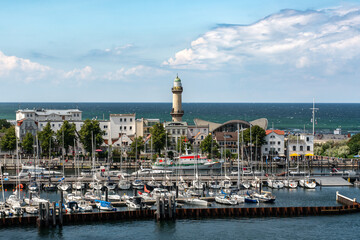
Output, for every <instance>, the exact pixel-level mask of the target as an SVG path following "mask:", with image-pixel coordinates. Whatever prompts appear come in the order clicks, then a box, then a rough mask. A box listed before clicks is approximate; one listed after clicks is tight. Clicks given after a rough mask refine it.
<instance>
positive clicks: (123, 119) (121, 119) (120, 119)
mask: <svg viewBox="0 0 360 240" xmlns="http://www.w3.org/2000/svg"><path fill="white" fill-rule="evenodd" d="M126 119H127V118H119V121H120V122H123V121H124V122H126ZM129 121H130V122H132V121H133V119H132V118H129Z"/></svg>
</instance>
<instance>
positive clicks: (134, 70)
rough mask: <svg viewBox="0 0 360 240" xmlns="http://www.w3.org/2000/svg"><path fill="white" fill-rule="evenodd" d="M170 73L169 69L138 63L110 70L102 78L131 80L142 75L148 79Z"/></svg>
mask: <svg viewBox="0 0 360 240" xmlns="http://www.w3.org/2000/svg"><path fill="white" fill-rule="evenodd" d="M168 73H169V71H167V70H163V69H159V68H154V67H148V66H144V65H138V66H135V67H130V68H124V67H122V68H120V69H118V70H115V71H111V72H108V73H106V74H105V75H104V76H103V77H102V79H104V80H110V81H124V82H130V81H132V80H134V79H138V78H140V77H141V78H143V79H144V80H147V78H148V77H149V78H152V77H156V76H162V75H165V74H168Z"/></svg>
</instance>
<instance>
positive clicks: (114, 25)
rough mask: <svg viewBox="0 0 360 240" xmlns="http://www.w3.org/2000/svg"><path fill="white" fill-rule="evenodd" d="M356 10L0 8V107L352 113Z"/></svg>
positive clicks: (258, 4) (243, 5)
mask: <svg viewBox="0 0 360 240" xmlns="http://www.w3.org/2000/svg"><path fill="white" fill-rule="evenodd" d="M359 53H360V1H331V0H328V1H323V0H317V1H307V0H304V1H285V0H284V1H280V0H271V1H270V0H269V1H264V0H262V1H260V0H255V1H230V0H228V1H208V0H207V1H89V0H87V1H25V0H23V1H0V83H1V89H2V90H3V91H1V92H2V93H1V94H0V101H1V102H36V101H42V102H170V101H171V100H172V96H171V91H170V88H171V85H172V81H173V79H174V78H175V77H176V74H179V77H180V78H181V79H182V82H183V86H184V93H183V100H184V101H185V102H311V101H312V99H313V98H315V100H316V101H317V102H359V98H358V93H357V89H358V87H359V85H360V84H359V75H360V69H359V67H358V66H359V63H360V62H359V60H360V59H359V56H360V55H359Z"/></svg>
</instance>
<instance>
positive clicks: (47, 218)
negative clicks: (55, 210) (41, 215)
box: [45, 202, 50, 227]
mask: <svg viewBox="0 0 360 240" xmlns="http://www.w3.org/2000/svg"><path fill="white" fill-rule="evenodd" d="M49 215H50V209H49V202H46V203H45V226H46V227H49Z"/></svg>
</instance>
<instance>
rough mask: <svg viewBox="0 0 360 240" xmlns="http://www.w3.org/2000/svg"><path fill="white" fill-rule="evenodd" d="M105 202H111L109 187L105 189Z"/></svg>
mask: <svg viewBox="0 0 360 240" xmlns="http://www.w3.org/2000/svg"><path fill="white" fill-rule="evenodd" d="M105 201H107V202H108V201H109V190H108V188H107V187H106V188H105Z"/></svg>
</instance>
